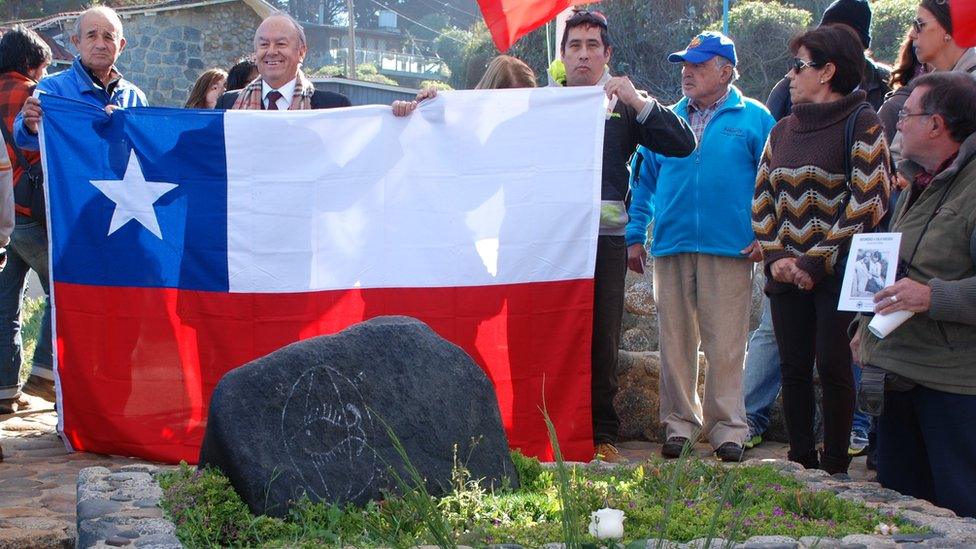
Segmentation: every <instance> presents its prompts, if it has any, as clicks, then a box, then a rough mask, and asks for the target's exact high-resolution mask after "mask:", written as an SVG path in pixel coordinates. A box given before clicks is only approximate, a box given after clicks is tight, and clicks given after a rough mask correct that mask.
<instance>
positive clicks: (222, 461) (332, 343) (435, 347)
mask: <svg viewBox="0 0 976 549" xmlns="http://www.w3.org/2000/svg"><path fill="white" fill-rule="evenodd" d="M384 422H385V423H386V424H387V425H388V426H389V428H390V429H391V430H392V432H393V433H394V434H395V435H396V437H397V438H398V439H399V441H400V442H401V443H402V445H403V447H404V449H405V450H406V454H407V456H408V457H409V459H410V461H411V463H412V464H413V466H414V467H415V468H416V469H417V471H418V472H419V473H420V475H421V477H422V478H424V479H426V486H427V489H428V490H429V491H430V493H431V494H433V495H440V494H444V493H447V491H449V490H450V479H451V471H452V468H453V466H454V463H455V457H456V458H457V460H458V462H459V463H461V464H464V465H465V466H466V467H467V469H468V470H469V471H470V472H471V476H472V478H475V479H484V481H483V482H484V483H485V484H486V485H494V486H501V485H502V483H503V479H504V478H507V479H508V482H509V484H510V485H511V486H512V487H517V486H518V478H517V475H516V473H515V468H514V465H513V463H512V460H511V457H510V456H509V453H508V441H507V439H506V437H505V432H504V430H503V428H502V421H501V414H500V413H499V410H498V403H497V400H496V398H495V392H494V389H493V387H492V385H491V382H490V381H489V380H488V378H487V376H486V375H485V374H484V372H483V371H482V370H481V368H479V367H478V365H477V364H475V362H474V361H473V360H471V358H470V357H469V356H468V355H467V354H465V353H464V351H462V350H461V348H459V347H457V346H456V345H454V344H452V343H450V342H448V341H446V340H444V339H442V338H441V337H440V336H438V335H437V334H436V333H435V332H434V331H433V330H431V329H430V328H429V327H428V326H427V325H426V324H424V323H422V322H420V321H418V320H415V319H413V318H408V317H379V318H375V319H372V320H370V321H367V322H363V323H360V324H356V325H354V326H351V327H349V328H348V329H346V330H344V331H342V332H340V333H338V334H335V335H331V336H320V337H316V338H312V339H308V340H305V341H300V342H298V343H294V344H292V345H289V346H287V347H284V348H282V349H279V350H277V351H275V352H273V353H271V354H269V355H267V356H265V357H262V358H259V359H257V360H255V361H253V362H250V363H248V364H245V365H244V366H241V367H240V368H236V369H234V370H232V371H230V372H228V373H227V374H226V375H225V376H224V377H223V378H222V379H221V380H220V382H219V383H218V384H217V387H216V389H215V390H214V393H213V397H212V399H211V401H210V413H209V418H208V420H207V430H206V434H205V436H204V441H203V447H202V448H201V450H200V461H199V464H200V467H203V466H206V465H212V466H215V467H218V468H219V469H221V470H222V471H223V472H224V473H225V474H226V475H227V476H228V477H229V478H230V481H231V483H232V484H233V485H234V488H235V489H236V490H237V492H238V493H239V494H240V495H241V497H242V498H243V499H244V501H245V502H246V503H247V504H248V506H249V507H250V508H251V510H252V511H253V512H254V513H256V514H259V513H260V514H268V515H273V516H282V515H283V514H285V513H286V512H287V510H288V507H289V504H290V502H294V501H296V500H298V499H299V498H300V497H301V496H302V495H303V494H304V495H307V496H308V497H309V498H310V499H311V500H312V501H324V502H330V503H331V502H334V503H340V504H341V503H347V502H351V503H355V504H357V505H363V504H365V503H366V502H367V501H369V500H375V499H381V498H382V497H383V492H384V491H387V490H394V489H395V488H396V483H395V482H394V481H393V480H392V477H391V475H390V474H389V473H390V469H391V468H393V470H395V471H397V472H398V473H399V474H400V475H401V476H402V477H404V478H408V477H407V474H406V468H405V466H404V462H403V460H402V459H401V458H400V456H399V455H398V453H397V451H396V448H395V446H394V443H393V441H392V440H391V438H390V436H389V435H388V433H387V430H386V426H385V425H384Z"/></svg>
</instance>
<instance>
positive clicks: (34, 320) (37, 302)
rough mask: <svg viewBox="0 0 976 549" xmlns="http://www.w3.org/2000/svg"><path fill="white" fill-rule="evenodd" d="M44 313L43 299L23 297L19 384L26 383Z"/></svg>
mask: <svg viewBox="0 0 976 549" xmlns="http://www.w3.org/2000/svg"><path fill="white" fill-rule="evenodd" d="M43 312H44V298H43V297H25V298H24V307H23V309H22V310H21V319H22V320H23V324H21V331H20V333H21V337H22V338H23V350H24V360H23V362H22V363H21V365H20V383H21V384H23V383H24V382H25V381H27V376H29V375H30V371H31V365H32V364H33V363H34V348H35V347H37V335H38V333H39V332H40V330H41V316H42V313H43Z"/></svg>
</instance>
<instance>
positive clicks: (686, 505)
mask: <svg viewBox="0 0 976 549" xmlns="http://www.w3.org/2000/svg"><path fill="white" fill-rule="evenodd" d="M694 505H695V502H694V501H693V500H690V499H686V500H685V507H689V508H690V507H694Z"/></svg>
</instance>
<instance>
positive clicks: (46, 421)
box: [0, 397, 873, 549]
mask: <svg viewBox="0 0 976 549" xmlns="http://www.w3.org/2000/svg"><path fill="white" fill-rule="evenodd" d="M28 398H29V399H30V401H31V408H30V409H29V410H25V411H21V412H18V413H16V414H12V415H5V416H0V446H2V447H3V453H4V461H3V462H2V463H0V549H8V548H9V549H23V548H28V547H31V548H33V547H36V548H47V547H74V546H75V544H76V541H77V530H76V522H77V515H76V503H77V493H76V490H77V488H76V486H77V477H78V472H79V471H80V470H81V469H84V468H86V467H105V468H107V469H110V470H113V471H115V470H119V469H121V468H122V467H126V466H130V467H127V469H129V470H133V469H134V468H133V467H131V466H133V465H138V464H146V463H149V462H146V461H142V460H137V459H131V458H123V457H116V456H102V455H97V454H86V453H68V452H67V451H66V450H65V447H64V444H63V443H62V442H61V440H60V439H59V438H58V436H57V434H56V429H57V416H56V415H55V413H54V409H53V406H52V404H51V403H50V402H46V401H44V400H41V399H39V398H34V397H28ZM620 449H621V451H622V453H623V454H624V455H626V456H627V457H629V458H631V459H632V460H643V459H647V458H648V457H650V456H652V455H656V454H657V453H658V452H659V450H660V444H656V443H650V442H639V441H633V442H624V443H621V444H620ZM696 454H697V455H698V456H700V457H703V458H707V457H708V456H709V455H710V452H709V449H708V447H707V446H705V445H699V446H698V447H697V448H696ZM785 457H786V445H784V444H781V443H775V442H767V443H764V444H762V445H760V446H759V447H758V448H755V449H753V450H749V451H748V452H746V458H749V459H756V458H778V459H785ZM164 467H166V466H164ZM851 477H853V478H854V479H855V480H873V473H872V472H870V471H867V470H866V469H865V467H864V458H859V459H857V460H855V461H854V464H853V465H852V466H851Z"/></svg>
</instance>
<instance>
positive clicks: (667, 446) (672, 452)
mask: <svg viewBox="0 0 976 549" xmlns="http://www.w3.org/2000/svg"><path fill="white" fill-rule="evenodd" d="M686 444H688V439H687V438H685V437H670V438H668V441H667V442H665V443H664V445H663V446H661V455H662V456H664V457H666V458H668V459H674V458H676V457H680V456H681V452H682V451H684V449H685V445H686Z"/></svg>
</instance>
